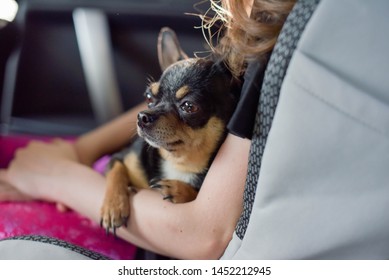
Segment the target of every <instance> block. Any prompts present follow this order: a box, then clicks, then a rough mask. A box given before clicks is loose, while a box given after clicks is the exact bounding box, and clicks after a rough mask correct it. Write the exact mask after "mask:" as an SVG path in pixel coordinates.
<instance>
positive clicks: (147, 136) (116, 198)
mask: <svg viewBox="0 0 389 280" xmlns="http://www.w3.org/2000/svg"><path fill="white" fill-rule="evenodd" d="M158 57H159V62H160V66H161V68H162V71H163V73H162V76H161V77H160V80H159V81H158V82H153V83H151V84H150V85H149V86H148V87H147V89H146V92H145V97H146V101H147V104H148V110H145V111H142V112H140V113H139V114H138V120H137V132H138V135H139V136H140V137H138V138H137V139H136V140H135V141H133V143H132V144H131V145H130V146H129V147H128V148H126V149H124V150H123V151H121V152H119V153H117V154H115V155H113V156H112V159H111V162H110V164H109V170H108V172H107V177H106V180H107V189H106V193H105V198H104V202H103V206H102V208H101V225H102V226H103V227H104V228H105V229H106V230H107V232H108V231H109V230H110V229H113V233H114V234H115V235H116V232H115V230H116V228H118V227H120V226H122V225H127V219H128V217H129V215H130V213H129V211H130V206H129V192H130V191H134V192H136V191H137V190H139V189H141V188H152V189H155V190H158V191H159V192H160V193H161V194H162V197H163V199H165V200H169V201H171V202H173V203H184V202H189V201H192V200H194V199H195V198H196V195H197V192H198V190H199V188H200V186H201V184H202V182H203V179H204V177H205V175H206V173H207V170H208V168H209V166H210V164H211V162H212V160H213V158H214V156H215V154H216V152H217V150H218V148H219V147H220V145H221V144H222V142H223V140H224V139H225V137H226V124H227V122H228V120H229V118H230V116H231V114H232V112H233V110H234V108H235V105H236V101H237V94H239V82H238V81H237V80H236V79H235V78H233V76H232V75H231V73H230V72H229V71H228V69H227V68H226V67H225V66H224V63H223V62H214V61H212V60H210V59H203V58H188V56H187V55H186V54H185V53H184V52H183V50H182V49H181V47H180V44H179V42H178V40H177V37H176V35H175V33H174V32H173V31H172V30H171V29H169V28H166V27H165V28H163V29H162V30H161V32H160V34H159V37H158ZM129 186H131V187H129Z"/></svg>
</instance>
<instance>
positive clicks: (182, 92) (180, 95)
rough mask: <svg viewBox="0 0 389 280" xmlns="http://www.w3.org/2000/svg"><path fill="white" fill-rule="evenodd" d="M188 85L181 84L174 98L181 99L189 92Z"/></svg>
mask: <svg viewBox="0 0 389 280" xmlns="http://www.w3.org/2000/svg"><path fill="white" fill-rule="evenodd" d="M189 90H190V89H189V87H188V86H183V87H180V88H179V89H178V90H177V92H176V98H177V99H182V98H184V97H185V96H186V95H187V94H188V93H189Z"/></svg>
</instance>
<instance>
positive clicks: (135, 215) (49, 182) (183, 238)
mask: <svg viewBox="0 0 389 280" xmlns="http://www.w3.org/2000/svg"><path fill="white" fill-rule="evenodd" d="M249 148H250V141H249V140H246V139H242V138H239V137H236V136H233V135H228V136H227V138H226V140H225V142H224V144H223V145H222V147H221V149H220V150H219V152H218V154H217V156H216V158H215V160H214V162H213V163H212V166H211V167H210V170H209V172H208V174H207V176H206V178H205V181H204V183H203V186H202V188H201V190H200V192H199V195H198V197H197V198H196V200H194V201H192V202H190V203H185V204H172V203H170V202H167V201H164V200H163V199H162V197H161V195H160V194H159V193H157V192H155V191H153V190H142V191H140V192H138V193H137V194H135V195H133V196H132V197H131V215H130V220H129V225H128V228H123V227H122V228H120V229H119V230H118V234H119V236H121V237H122V238H124V239H126V240H128V241H130V242H132V243H134V244H135V245H137V246H140V247H143V248H146V249H149V250H152V251H155V252H157V253H160V254H164V255H168V256H172V257H175V258H183V259H187V258H189V259H210V258H219V257H220V256H221V255H222V253H223V252H224V249H225V248H226V246H227V244H228V242H229V241H230V239H231V237H232V234H233V231H234V228H235V225H236V223H237V220H238V217H239V215H240V213H241V211H242V200H243V189H244V183H245V178H246V170H247V161H248V154H249ZM71 150H72V148H71V146H70V145H69V144H68V143H66V142H64V141H58V142H55V143H51V144H45V143H40V142H35V143H32V144H31V145H30V146H29V148H28V149H23V150H21V151H19V152H18V154H17V156H16V158H15V160H14V161H13V162H12V164H11V166H10V168H9V169H8V170H7V172H6V176H5V177H4V179H5V180H7V181H8V182H9V183H10V184H12V185H14V186H17V187H18V189H20V190H21V191H22V192H23V193H25V194H27V195H29V196H31V197H34V198H38V199H45V200H49V201H57V202H61V203H63V204H65V205H67V206H69V207H70V208H73V209H74V210H76V211H78V212H80V213H82V214H84V215H86V216H88V217H90V218H91V219H93V220H95V221H96V222H98V221H99V220H100V207H101V205H102V202H103V196H104V191H105V178H104V177H103V176H101V175H100V174H98V173H96V172H95V171H94V170H93V169H91V168H90V167H88V166H85V165H82V164H80V163H78V162H77V161H75V160H74V154H72V153H71Z"/></svg>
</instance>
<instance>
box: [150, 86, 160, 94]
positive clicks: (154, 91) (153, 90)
mask: <svg viewBox="0 0 389 280" xmlns="http://www.w3.org/2000/svg"><path fill="white" fill-rule="evenodd" d="M149 87H150V91H151V93H152V95H154V96H157V94H158V91H159V83H152V84H150V86H149Z"/></svg>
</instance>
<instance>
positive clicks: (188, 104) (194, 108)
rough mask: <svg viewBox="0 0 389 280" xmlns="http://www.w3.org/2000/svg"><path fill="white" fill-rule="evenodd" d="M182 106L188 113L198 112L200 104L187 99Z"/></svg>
mask: <svg viewBox="0 0 389 280" xmlns="http://www.w3.org/2000/svg"><path fill="white" fill-rule="evenodd" d="M180 108H181V110H182V111H184V112H185V113H188V114H190V113H196V112H197V111H198V110H199V107H198V106H196V105H194V104H193V103H192V102H189V101H185V102H184V103H182V104H181V106H180Z"/></svg>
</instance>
